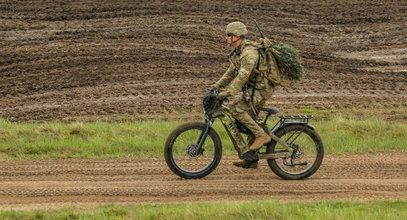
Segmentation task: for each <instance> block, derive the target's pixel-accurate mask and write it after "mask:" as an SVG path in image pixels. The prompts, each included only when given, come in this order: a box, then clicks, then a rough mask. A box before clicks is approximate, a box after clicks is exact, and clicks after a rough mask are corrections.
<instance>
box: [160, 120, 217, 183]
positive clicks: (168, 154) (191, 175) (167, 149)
mask: <svg viewBox="0 0 407 220" xmlns="http://www.w3.org/2000/svg"><path fill="white" fill-rule="evenodd" d="M206 126H207V125H206V124H205V123H201V122H189V123H185V124H182V125H180V126H178V127H177V128H175V129H174V130H173V131H172V132H171V133H170V134H169V135H168V138H167V140H166V142H165V146H164V157H165V161H166V162H167V165H168V167H169V168H170V169H171V171H172V172H174V173H175V174H176V175H178V176H180V177H182V178H185V179H199V178H202V177H205V176H207V175H208V174H210V173H211V172H212V171H213V170H215V168H216V167H217V166H218V164H219V162H220V159H221V157H222V142H221V139H220V137H219V135H218V134H217V133H216V131H215V130H214V129H213V128H210V129H209V132H208V136H207V137H206V138H211V139H212V141H213V143H214V145H215V146H214V148H215V156H214V160H213V161H212V162H211V164H210V165H209V166H208V167H207V168H206V169H204V170H202V171H200V172H186V171H185V170H182V169H181V168H179V167H178V166H177V164H176V163H175V161H174V159H173V157H172V145H173V143H174V141H175V140H176V138H177V137H178V136H179V135H180V134H182V133H183V132H185V131H188V130H191V129H198V130H202V131H205V129H206Z"/></svg>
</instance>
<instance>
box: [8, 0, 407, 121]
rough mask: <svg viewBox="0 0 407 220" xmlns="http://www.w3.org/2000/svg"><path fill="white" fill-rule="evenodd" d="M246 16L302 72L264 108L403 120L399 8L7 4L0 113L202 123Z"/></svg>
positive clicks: (406, 41) (406, 13)
mask: <svg viewBox="0 0 407 220" xmlns="http://www.w3.org/2000/svg"><path fill="white" fill-rule="evenodd" d="M253 19H257V21H258V22H259V23H260V25H261V26H262V28H263V32H264V33H266V35H267V36H268V37H269V38H271V39H272V40H273V41H275V42H284V43H288V44H291V45H293V46H294V47H296V48H297V49H298V50H299V51H300V52H301V57H302V61H303V63H304V66H305V69H306V77H305V78H304V80H302V81H301V82H300V83H297V84H295V85H293V86H292V87H288V88H278V89H277V90H276V92H275V95H274V97H273V98H272V99H271V101H270V102H269V103H268V105H269V106H275V107H278V108H280V110H281V111H282V112H284V113H290V112H293V113H298V109H317V110H326V111H328V112H330V111H332V110H334V112H336V111H345V112H346V111H347V110H348V109H352V108H362V109H367V112H369V111H370V112H373V113H374V114H377V115H378V116H379V117H385V118H387V119H391V120H406V119H407V112H406V106H407V104H406V99H407V91H406V89H407V2H406V1H405V0H399V1H397V0H392V1H383V2H381V1H369V0H367V1H366V0H363V1H357V0H340V1H319V0H317V1H300V2H299V1H284V2H281V1H259V0H253V1H239V0H237V1H202V0H200V1H190V0H188V1H171V2H168V1H162V0H158V1H157V0H151V1H99V0H98V1H94V0H86V1H81V0H78V1H62V0H59V1H58V0H57V1H8V0H4V1H1V2H0V24H1V25H0V39H1V40H0V47H1V50H0V78H1V80H0V96H1V99H0V117H2V118H6V119H8V120H12V121H49V120H68V121H71V120H78V119H80V120H118V119H123V118H124V119H140V118H141V119H144V118H156V117H159V118H160V119H168V118H191V117H196V116H198V117H199V116H201V113H200V112H201V97H202V95H203V93H204V92H205V90H206V89H207V88H208V86H209V85H211V84H212V83H214V82H215V81H216V80H218V79H219V78H220V77H221V75H222V74H223V72H224V71H225V70H226V68H227V66H228V59H227V55H228V53H229V52H230V48H228V47H227V45H226V43H225V37H224V35H225V34H224V27H225V25H226V24H228V23H229V22H231V21H236V20H240V21H242V22H244V23H246V24H247V25H248V29H249V32H250V34H249V35H248V36H247V37H248V38H249V39H252V40H254V39H257V38H258V34H257V33H256V29H255V26H254V23H253ZM194 112H195V114H193V113H194ZM365 112H366V111H365ZM191 115H192V116H191Z"/></svg>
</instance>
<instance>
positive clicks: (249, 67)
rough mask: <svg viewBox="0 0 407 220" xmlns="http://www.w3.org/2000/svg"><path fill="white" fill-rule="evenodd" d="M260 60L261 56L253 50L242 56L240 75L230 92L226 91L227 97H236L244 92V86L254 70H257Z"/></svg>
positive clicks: (230, 87)
mask: <svg viewBox="0 0 407 220" xmlns="http://www.w3.org/2000/svg"><path fill="white" fill-rule="evenodd" d="M258 58H259V54H258V52H257V51H256V50H251V51H248V52H247V53H243V54H242V56H241V58H240V62H241V65H240V69H239V72H238V75H237V76H236V77H235V79H234V80H233V81H232V83H231V84H230V86H229V88H228V90H226V94H227V95H231V96H234V95H236V94H237V93H238V92H240V91H242V88H243V85H244V84H245V83H246V82H247V81H248V80H249V77H250V75H251V73H252V72H253V70H254V68H256V65H257V60H258Z"/></svg>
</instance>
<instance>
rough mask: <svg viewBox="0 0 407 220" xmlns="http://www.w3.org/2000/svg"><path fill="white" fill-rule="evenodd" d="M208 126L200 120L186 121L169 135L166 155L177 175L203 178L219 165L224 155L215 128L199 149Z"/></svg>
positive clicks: (210, 131)
mask: <svg viewBox="0 0 407 220" xmlns="http://www.w3.org/2000/svg"><path fill="white" fill-rule="evenodd" d="M206 126H207V125H206V124H204V123H200V122H192V123H186V124H183V125H180V126H179V127H177V128H176V129H174V131H173V132H171V134H170V135H169V136H168V138H167V141H166V143H165V147H164V157H165V161H166V162H167V165H168V167H169V168H170V169H171V170H172V171H173V172H174V173H175V174H176V175H178V176H180V177H182V178H186V179H197V178H202V177H204V176H206V175H208V174H210V173H211V172H212V171H213V170H214V169H215V168H216V167H217V166H218V164H219V162H220V159H221V156H222V143H221V140H220V138H219V135H218V134H217V133H216V131H215V130H214V129H212V128H210V129H209V132H208V135H207V137H206V138H205V142H204V143H203V146H202V148H201V150H199V149H198V142H199V139H200V138H201V137H202V135H203V133H204V132H205V130H206Z"/></svg>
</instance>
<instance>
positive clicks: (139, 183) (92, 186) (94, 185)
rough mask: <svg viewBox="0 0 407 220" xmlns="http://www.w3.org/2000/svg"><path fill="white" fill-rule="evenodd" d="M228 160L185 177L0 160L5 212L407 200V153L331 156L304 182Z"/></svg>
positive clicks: (149, 166)
mask: <svg viewBox="0 0 407 220" xmlns="http://www.w3.org/2000/svg"><path fill="white" fill-rule="evenodd" d="M234 160H235V158H234V157H230V156H229V157H224V158H223V159H222V161H221V164H220V165H219V166H218V168H217V169H216V170H215V172H214V173H212V174H210V175H209V176H207V177H205V178H203V179H199V180H184V179H181V178H179V177H177V176H175V175H174V174H173V173H171V171H170V170H169V169H168V168H167V166H166V164H165V162H164V160H163V159H162V158H154V159H81V160H79V159H69V160H35V161H19V162H1V163H0V208H2V209H7V208H17V209H32V208H59V207H62V206H65V205H75V204H76V205H78V204H80V205H81V206H82V205H85V206H86V205H97V204H100V203H113V202H114V203H161V202H163V203H174V202H176V203H183V202H193V201H222V200H234V201H244V200H254V199H279V200H283V201H319V200H373V199H407V153H396V152H395V153H375V154H373V153H372V154H371V153H368V154H341V155H328V156H326V158H325V160H324V162H323V164H322V166H321V168H320V170H319V171H318V172H317V173H316V174H315V175H313V176H312V177H311V178H309V179H307V180H302V181H286V180H282V179H280V178H278V177H277V176H275V175H274V174H273V173H272V172H271V170H270V169H269V168H268V166H267V163H266V162H265V161H261V165H260V167H259V168H258V169H256V170H244V169H240V168H236V167H233V165H231V164H232V161H234Z"/></svg>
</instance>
